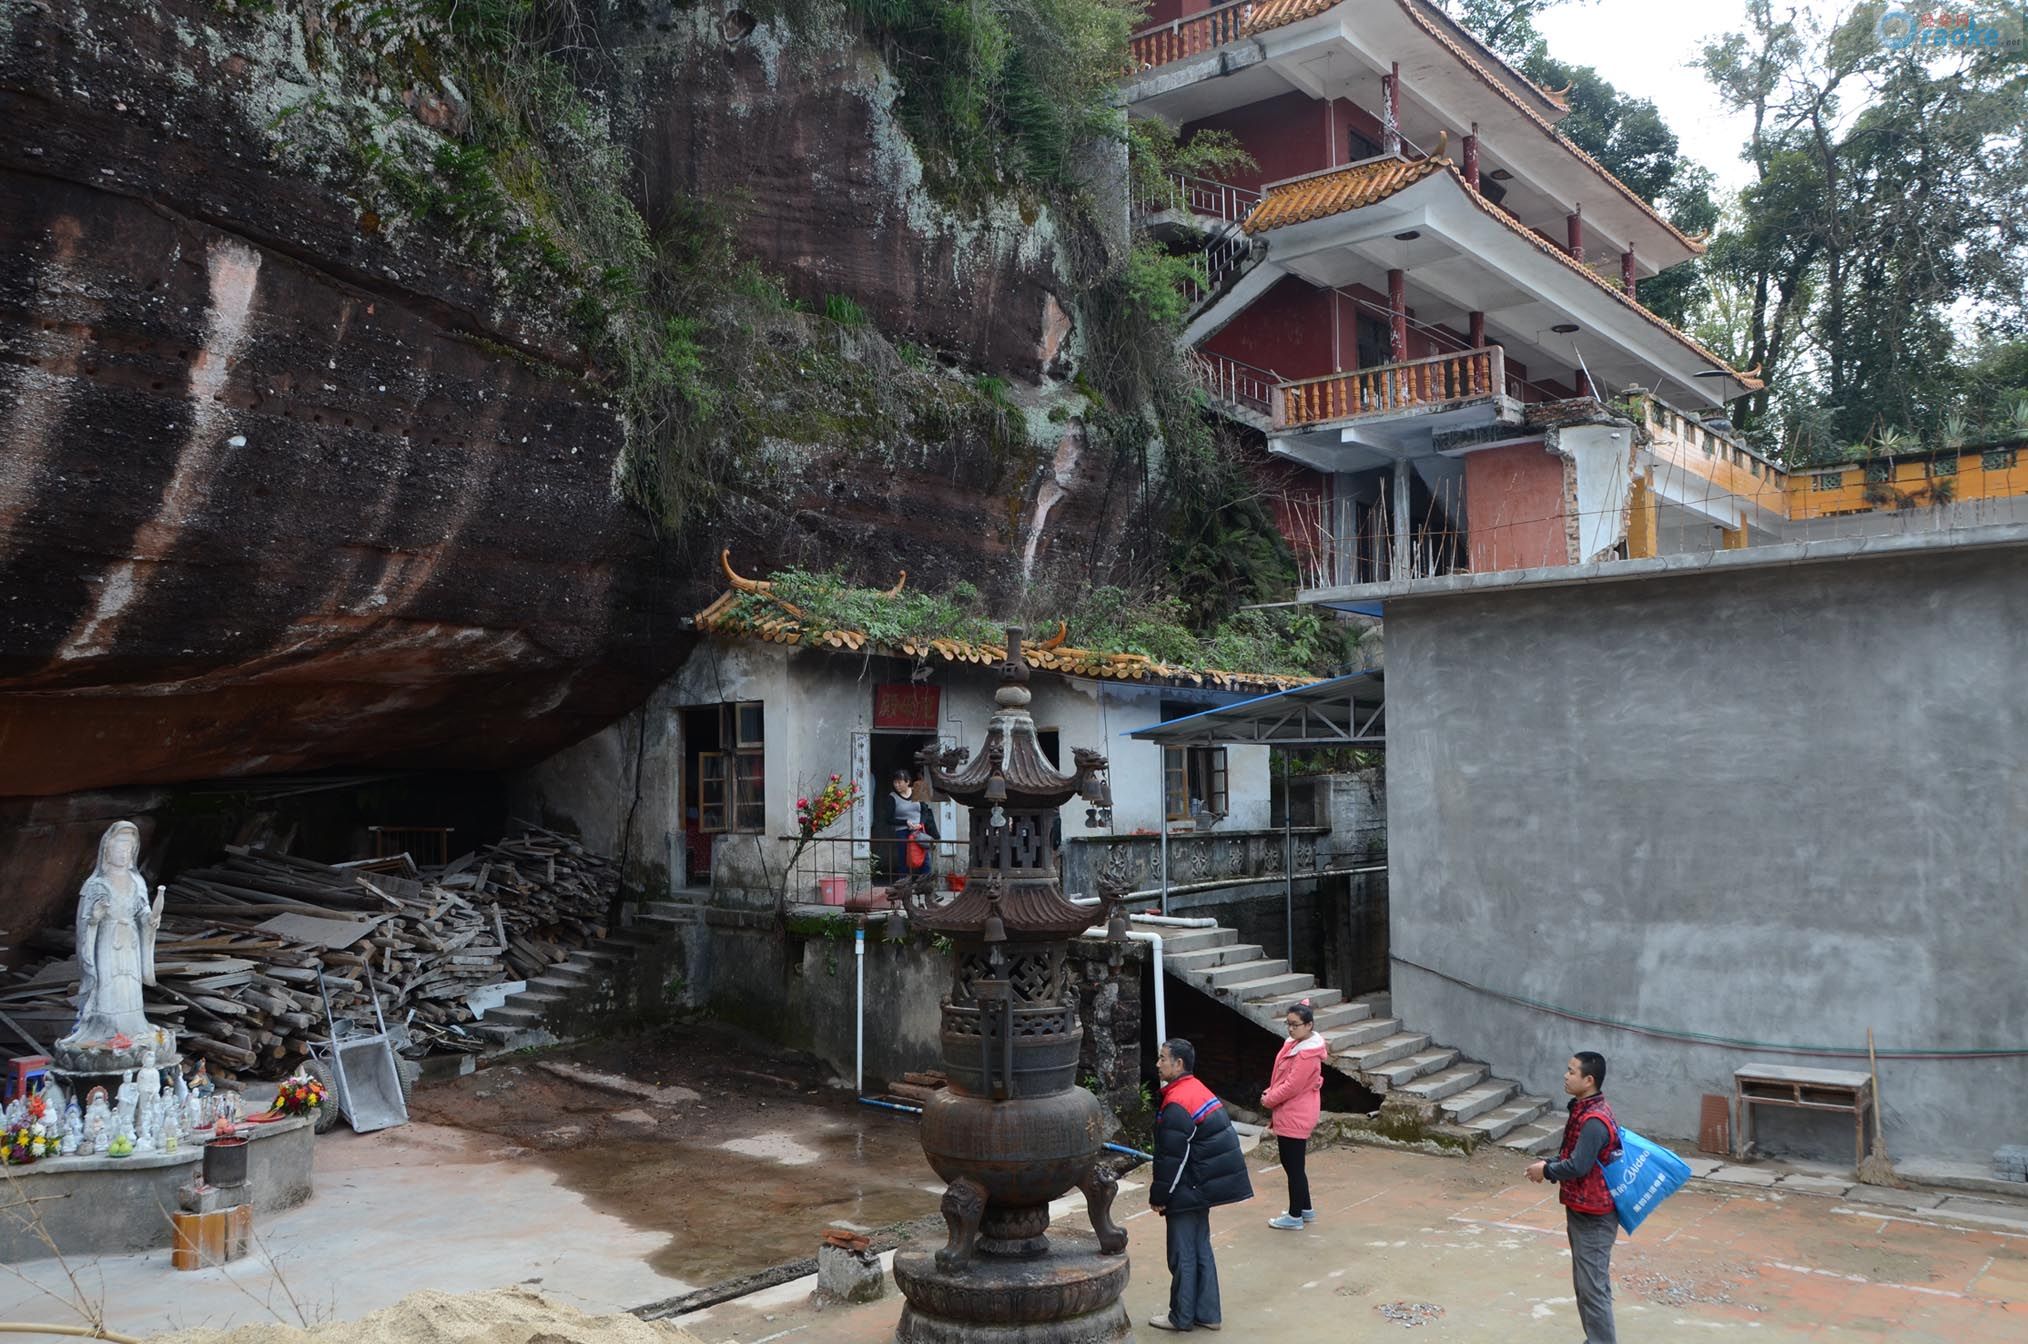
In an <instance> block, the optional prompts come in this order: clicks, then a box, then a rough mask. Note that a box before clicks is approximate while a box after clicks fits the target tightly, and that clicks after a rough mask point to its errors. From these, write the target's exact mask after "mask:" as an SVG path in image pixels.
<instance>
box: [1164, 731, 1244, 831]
mask: <svg viewBox="0 0 2028 1344" xmlns="http://www.w3.org/2000/svg"><path fill="white" fill-rule="evenodd" d="M1193 784H1201V785H1202V786H1203V787H1202V789H1201V791H1200V795H1199V796H1201V797H1202V798H1203V800H1204V807H1205V810H1206V811H1207V812H1211V813H1214V814H1216V815H1218V816H1221V817H1223V816H1226V815H1228V814H1229V813H1230V812H1231V811H1232V797H1231V763H1230V761H1229V760H1228V758H1227V757H1226V754H1225V748H1224V747H1164V748H1163V749H1162V811H1163V813H1164V814H1165V816H1166V818H1167V820H1169V821H1190V820H1192V816H1191V812H1190V796H1191V792H1192V789H1191V786H1192V785H1193ZM1179 786H1180V787H1179Z"/></svg>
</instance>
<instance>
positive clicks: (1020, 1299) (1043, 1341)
mask: <svg viewBox="0 0 2028 1344" xmlns="http://www.w3.org/2000/svg"><path fill="white" fill-rule="evenodd" d="M1129 1272H1130V1269H1129V1266H1128V1263H1127V1257H1126V1256H1125V1255H1101V1254H1099V1249H1098V1242H1097V1241H1096V1240H1095V1239H1094V1238H1092V1237H1086V1236H1077V1235H1075V1234H1071V1233H1065V1232H1060V1231H1056V1230H1051V1232H1050V1233H1049V1251H1048V1253H1047V1254H1045V1255H1040V1256H1036V1257H1034V1258H1033V1259H1027V1260H1014V1259H1003V1258H1001V1257H998V1256H991V1255H980V1256H976V1257H974V1258H973V1259H971V1260H969V1261H967V1262H966V1263H964V1264H963V1265H961V1266H959V1267H957V1268H956V1269H953V1270H944V1269H939V1268H938V1267H937V1261H936V1255H935V1254H934V1253H933V1252H930V1251H904V1252H902V1253H901V1254H899V1255H897V1256H895V1257H894V1282H895V1284H896V1285H897V1286H898V1287H899V1288H900V1289H901V1292H902V1296H904V1297H906V1298H907V1299H908V1306H907V1307H906V1308H905V1309H904V1310H903V1311H902V1313H901V1324H900V1325H899V1326H897V1327H896V1329H895V1332H894V1338H895V1340H896V1344H1128V1342H1129V1341H1131V1340H1132V1339H1133V1337H1134V1327H1133V1323H1132V1322H1131V1321H1129V1320H1128V1319H1127V1309H1126V1307H1125V1306H1124V1305H1122V1304H1121V1302H1120V1294H1121V1293H1122V1292H1124V1291H1125V1290H1126V1287H1127V1276H1128V1274H1129Z"/></svg>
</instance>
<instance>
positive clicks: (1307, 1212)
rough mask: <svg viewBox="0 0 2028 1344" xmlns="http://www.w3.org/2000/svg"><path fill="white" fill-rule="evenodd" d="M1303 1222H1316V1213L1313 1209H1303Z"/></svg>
mask: <svg viewBox="0 0 2028 1344" xmlns="http://www.w3.org/2000/svg"><path fill="white" fill-rule="evenodd" d="M1303 1221H1304V1222H1306V1223H1314V1222H1316V1221H1317V1211H1316V1210H1315V1209H1304V1210H1303Z"/></svg>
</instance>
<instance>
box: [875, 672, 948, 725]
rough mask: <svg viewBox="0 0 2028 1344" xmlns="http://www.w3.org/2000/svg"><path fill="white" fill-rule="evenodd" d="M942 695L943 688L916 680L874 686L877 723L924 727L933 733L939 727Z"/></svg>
mask: <svg viewBox="0 0 2028 1344" xmlns="http://www.w3.org/2000/svg"><path fill="white" fill-rule="evenodd" d="M942 695H943V690H942V688H941V687H937V686H923V685H919V684H917V683H915V682H908V681H901V682H886V683H882V684H880V685H877V686H875V687H874V688H873V726H874V727H875V728H920V729H922V730H923V731H924V732H929V733H933V732H935V731H936V729H937V708H938V704H939V701H940V699H941V697H942Z"/></svg>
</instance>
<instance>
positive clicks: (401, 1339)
mask: <svg viewBox="0 0 2028 1344" xmlns="http://www.w3.org/2000/svg"><path fill="white" fill-rule="evenodd" d="M537 1341H540V1344H698V1339H697V1336H695V1335H693V1334H691V1333H690V1332H689V1331H687V1330H679V1329H677V1328H676V1327H675V1326H673V1325H669V1324H667V1323H666V1322H662V1321H644V1320H642V1319H640V1318H639V1317H638V1316H628V1315H625V1314H624V1313H622V1314H619V1315H614V1316H587V1315H586V1314H585V1313H583V1312H581V1311H579V1310H578V1309H577V1308H575V1307H568V1306H565V1305H564V1304H563V1303H561V1302H557V1301H554V1300H552V1299H550V1298H547V1297H544V1296H543V1295H542V1294H541V1293H538V1292H535V1291H533V1290H532V1289H528V1288H496V1289H494V1290H493V1291H491V1292H485V1293H439V1292H421V1293H411V1294H410V1295H409V1296H407V1297H404V1298H403V1299H402V1300H401V1301H399V1302H397V1303H395V1304H394V1305H393V1306H391V1307H383V1308H382V1309H381V1310H379V1311H376V1312H374V1313H373V1314H372V1315H371V1316H364V1317H361V1318H360V1319H359V1320H356V1321H334V1322H332V1323H330V1324H328V1325H316V1326H312V1327H310V1328H309V1329H307V1330H304V1329H299V1328H297V1327H295V1326H290V1325H242V1326H236V1327H234V1328H233V1329H230V1330H181V1331H178V1332H177V1333H175V1334H173V1335H157V1336H155V1337H154V1338H153V1339H152V1340H151V1341H150V1342H149V1344H537Z"/></svg>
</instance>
